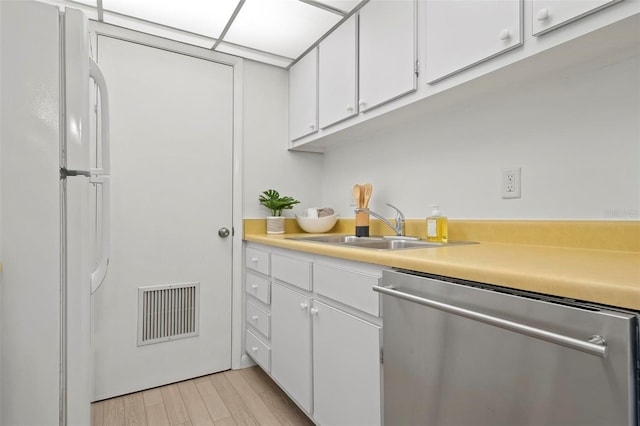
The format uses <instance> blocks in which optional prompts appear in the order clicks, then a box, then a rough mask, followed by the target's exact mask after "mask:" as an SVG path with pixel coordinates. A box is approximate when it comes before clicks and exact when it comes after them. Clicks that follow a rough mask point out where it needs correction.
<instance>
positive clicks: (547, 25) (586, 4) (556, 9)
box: [531, 0, 622, 36]
mask: <svg viewBox="0 0 640 426" xmlns="http://www.w3.org/2000/svg"><path fill="white" fill-rule="evenodd" d="M620 1H622V0H573V1H566V0H532V1H531V32H532V34H533V35H535V36H538V35H541V34H544V33H546V32H548V31H551V30H554V29H556V28H558V27H560V26H562V25H564V24H568V23H569V22H572V21H575V20H576V19H579V18H582V17H583V16H585V15H588V14H590V13H593V12H596V11H598V10H600V9H602V8H605V7H607V6H611V5H612V4H615V3H618V2H620Z"/></svg>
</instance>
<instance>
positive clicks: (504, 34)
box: [498, 28, 511, 40]
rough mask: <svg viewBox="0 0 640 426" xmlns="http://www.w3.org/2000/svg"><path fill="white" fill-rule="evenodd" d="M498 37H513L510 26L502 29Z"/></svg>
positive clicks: (506, 38) (501, 38)
mask: <svg viewBox="0 0 640 426" xmlns="http://www.w3.org/2000/svg"><path fill="white" fill-rule="evenodd" d="M498 37H500V40H509V39H510V38H511V31H510V30H509V28H505V29H503V30H502V31H500V35H499V36H498Z"/></svg>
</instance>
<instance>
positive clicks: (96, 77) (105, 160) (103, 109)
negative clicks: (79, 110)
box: [89, 58, 111, 175]
mask: <svg viewBox="0 0 640 426" xmlns="http://www.w3.org/2000/svg"><path fill="white" fill-rule="evenodd" d="M89 76H90V77H91V78H92V79H93V81H95V82H96V84H97V85H98V89H99V90H100V115H101V117H100V118H101V121H102V126H101V129H100V136H101V138H102V168H101V169H96V170H95V174H105V175H108V174H109V173H111V140H110V133H109V128H110V126H109V91H108V90H107V81H106V80H105V78H104V75H103V74H102V70H100V67H99V66H98V64H96V63H95V61H94V60H93V59H91V58H89ZM92 172H93V170H92Z"/></svg>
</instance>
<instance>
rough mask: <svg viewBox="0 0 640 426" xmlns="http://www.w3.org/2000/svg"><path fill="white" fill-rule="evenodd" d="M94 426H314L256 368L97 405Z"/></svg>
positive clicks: (93, 417)
mask: <svg viewBox="0 0 640 426" xmlns="http://www.w3.org/2000/svg"><path fill="white" fill-rule="evenodd" d="M91 415H92V419H91V424H92V426H125V425H127V426H128V425H131V426H133V425H135V426H145V425H147V426H169V425H170V426H177V425H180V426H201V425H210V426H231V425H238V426H252V425H266V426H271V425H274V426H277V425H305V426H307V425H313V423H312V422H311V421H310V420H309V419H308V418H307V417H306V416H305V415H304V414H303V413H302V411H300V409H299V408H298V407H296V406H295V404H294V403H293V402H291V400H290V399H289V398H288V397H287V396H286V395H285V394H284V392H282V390H281V389H280V388H279V387H278V386H277V385H276V384H275V383H273V381H272V380H271V379H270V378H269V377H268V376H267V375H266V374H265V373H264V372H263V371H262V370H261V369H260V368H258V367H251V368H245V369H243V370H235V371H231V370H230V371H225V372H222V373H217V374H212V375H209V376H203V377H199V378H197V379H193V380H187V381H184V382H180V383H174V384H171V385H167V386H161V387H158V388H154V389H149V390H146V391H143V392H138V393H132V394H129V395H124V396H121V397H118V398H112V399H107V400H104V401H99V402H95V403H93V404H92V405H91Z"/></svg>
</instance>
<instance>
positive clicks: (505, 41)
mask: <svg viewBox="0 0 640 426" xmlns="http://www.w3.org/2000/svg"><path fill="white" fill-rule="evenodd" d="M426 13H427V23H426V37H427V43H426V49H427V58H426V79H427V82H429V83H433V82H435V81H438V80H440V79H442V78H444V77H447V76H449V75H451V74H453V73H456V72H458V71H462V70H464V69H466V68H469V67H471V66H473V65H475V64H477V63H479V62H482V61H485V60H487V59H489V58H492V57H494V56H496V55H499V54H501V53H504V52H506V51H508V50H511V49H513V48H514V47H517V46H521V45H522V0H486V1H477V0H461V1H450V0H430V1H427V2H426Z"/></svg>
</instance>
